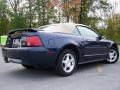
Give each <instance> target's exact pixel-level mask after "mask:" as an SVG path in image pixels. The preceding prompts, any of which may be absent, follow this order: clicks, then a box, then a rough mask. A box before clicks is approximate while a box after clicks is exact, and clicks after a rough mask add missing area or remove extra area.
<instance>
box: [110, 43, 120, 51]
mask: <svg viewBox="0 0 120 90" xmlns="http://www.w3.org/2000/svg"><path fill="white" fill-rule="evenodd" d="M110 48H115V49H116V50H118V46H117V44H116V43H112V44H111V45H110Z"/></svg>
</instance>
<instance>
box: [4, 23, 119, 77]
mask: <svg viewBox="0 0 120 90" xmlns="http://www.w3.org/2000/svg"><path fill="white" fill-rule="evenodd" d="M2 52H3V57H4V60H5V62H6V63H10V62H12V63H18V64H22V65H23V66H24V67H26V68H34V67H38V66H42V67H54V69H55V70H56V72H57V73H58V74H59V75H63V76H68V75H71V74H72V73H73V72H74V71H75V69H76V67H77V65H78V64H83V63H89V62H94V61H103V60H104V61H106V62H108V63H115V62H116V61H118V58H119V52H118V47H117V44H116V43H115V42H113V41H111V40H107V39H105V38H103V37H102V36H101V35H99V34H98V33H96V32H95V31H94V30H93V29H91V28H90V27H88V26H85V25H81V24H74V23H62V24H51V25H46V26H42V27H40V28H37V29H18V30H13V31H11V32H9V34H8V40H7V45H6V46H5V47H4V48H2Z"/></svg>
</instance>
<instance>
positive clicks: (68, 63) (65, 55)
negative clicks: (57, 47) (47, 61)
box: [56, 49, 77, 76]
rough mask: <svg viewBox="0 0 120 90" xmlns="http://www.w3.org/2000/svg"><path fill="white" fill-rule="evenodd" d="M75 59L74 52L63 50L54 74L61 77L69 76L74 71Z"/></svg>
mask: <svg viewBox="0 0 120 90" xmlns="http://www.w3.org/2000/svg"><path fill="white" fill-rule="evenodd" d="M76 62H77V58H76V54H75V52H74V51H72V50H69V49H65V50H64V51H63V52H62V53H61V54H60V56H59V58H58V60H57V65H56V72H57V73H58V74H59V75H62V76H69V75H71V74H72V73H73V72H74V71H75V69H76V64H77V63H76Z"/></svg>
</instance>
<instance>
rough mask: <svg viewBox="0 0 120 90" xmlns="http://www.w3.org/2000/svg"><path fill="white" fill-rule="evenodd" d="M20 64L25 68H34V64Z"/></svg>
mask: <svg viewBox="0 0 120 90" xmlns="http://www.w3.org/2000/svg"><path fill="white" fill-rule="evenodd" d="M22 66H23V67H24V68H26V69H34V68H35V67H34V66H30V65H24V64H22Z"/></svg>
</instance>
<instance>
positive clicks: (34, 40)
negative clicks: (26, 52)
mask: <svg viewBox="0 0 120 90" xmlns="http://www.w3.org/2000/svg"><path fill="white" fill-rule="evenodd" d="M26 44H27V46H29V47H38V46H43V44H42V41H41V39H40V38H39V37H38V36H30V37H27V38H26Z"/></svg>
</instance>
